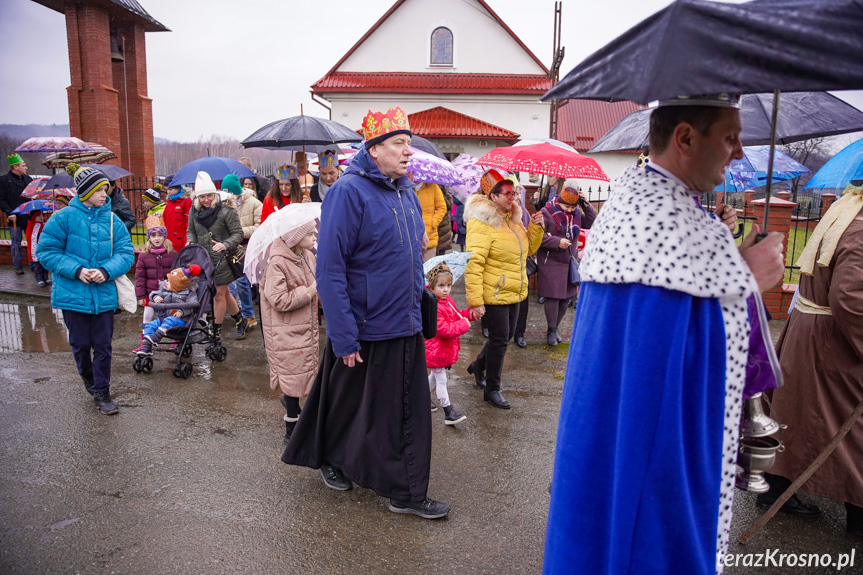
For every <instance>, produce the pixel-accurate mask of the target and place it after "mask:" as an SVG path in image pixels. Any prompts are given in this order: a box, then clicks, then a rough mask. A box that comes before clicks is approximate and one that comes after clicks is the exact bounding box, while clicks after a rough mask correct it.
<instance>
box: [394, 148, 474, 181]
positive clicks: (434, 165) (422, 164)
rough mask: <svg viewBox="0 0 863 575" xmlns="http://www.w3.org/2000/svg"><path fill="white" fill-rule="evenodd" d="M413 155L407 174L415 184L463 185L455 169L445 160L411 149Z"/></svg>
mask: <svg viewBox="0 0 863 575" xmlns="http://www.w3.org/2000/svg"><path fill="white" fill-rule="evenodd" d="M411 150H413V155H412V156H411V159H410V161H408V174H409V175H410V177H411V181H413V182H414V183H416V184H419V183H426V184H440V185H442V186H457V185H459V184H462V183H464V182H463V181H462V179H461V176H459V174H458V172H457V171H456V169H455V168H454V167H453V165H452V164H450V163H449V162H448V161H447V160H442V159H440V158H438V157H437V156H433V155H431V154H429V153H426V152H422V151H420V150H417V149H416V148H413V147H411Z"/></svg>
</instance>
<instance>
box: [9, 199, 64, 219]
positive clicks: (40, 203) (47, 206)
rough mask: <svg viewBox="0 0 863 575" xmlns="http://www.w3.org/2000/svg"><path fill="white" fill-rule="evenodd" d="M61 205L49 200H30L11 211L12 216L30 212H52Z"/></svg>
mask: <svg viewBox="0 0 863 575" xmlns="http://www.w3.org/2000/svg"><path fill="white" fill-rule="evenodd" d="M62 207H63V205H62V204H58V203H57V202H53V201H51V200H30V201H29V202H25V203H23V204H21V205H20V206H18V207H17V208H15V209H14V210H12V215H15V216H18V215H21V214H29V213H30V212H53V211H55V210H59V209H60V208H62Z"/></svg>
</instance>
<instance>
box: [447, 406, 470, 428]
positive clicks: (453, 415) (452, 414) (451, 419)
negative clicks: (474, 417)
mask: <svg viewBox="0 0 863 575" xmlns="http://www.w3.org/2000/svg"><path fill="white" fill-rule="evenodd" d="M443 412H444V416H445V417H444V420H443V422H444V424H445V425H455V424H456V423H461V422H462V421H464V420H465V419H467V417H465V416H464V415H462V414H460V413H459V412H457V411H456V410H455V408H454V407H453V406H452V405H447V406H446V407H444V408H443Z"/></svg>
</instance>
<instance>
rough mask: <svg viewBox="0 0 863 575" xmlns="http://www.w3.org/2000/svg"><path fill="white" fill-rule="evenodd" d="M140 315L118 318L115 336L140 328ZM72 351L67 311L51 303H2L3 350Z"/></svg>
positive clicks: (0, 339) (0, 334)
mask: <svg viewBox="0 0 863 575" xmlns="http://www.w3.org/2000/svg"><path fill="white" fill-rule="evenodd" d="M140 321H141V320H140V316H130V315H129V314H123V315H120V316H118V317H117V318H116V319H115V323H114V334H115V336H116V335H118V334H121V333H124V332H125V331H127V330H130V329H131V330H137V329H139V325H138V324H139V323H140ZM68 350H69V332H68V331H67V330H66V324H65V323H63V312H62V311H60V310H59V309H53V308H51V307H50V306H48V305H18V304H8V303H0V352H4V353H7V352H13V351H27V352H35V353H50V352H55V351H68Z"/></svg>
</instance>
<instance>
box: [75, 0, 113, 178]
mask: <svg viewBox="0 0 863 575" xmlns="http://www.w3.org/2000/svg"><path fill="white" fill-rule="evenodd" d="M65 14H66V34H67V38H66V39H67V43H68V47H69V67H70V69H71V80H72V83H71V85H70V86H69V87H68V88H67V95H68V98H69V133H70V134H71V135H72V136H75V137H78V138H81V139H82V140H84V141H85V142H96V143H98V144H101V145H103V146H105V147H106V148H108V149H109V150H111V151H112V152H114V153H115V154H116V155H117V163H120V164H121V163H122V159H123V156H122V154H123V150H122V149H121V147H120V125H119V115H118V103H117V94H118V91H117V90H116V89H115V88H114V79H113V74H112V71H111V39H110V36H111V33H110V17H109V15H108V11H107V10H106V9H105V8H104V7H102V6H95V5H90V4H73V3H71V2H69V3H67V4H66V8H65Z"/></svg>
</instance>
